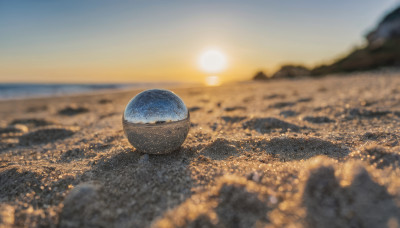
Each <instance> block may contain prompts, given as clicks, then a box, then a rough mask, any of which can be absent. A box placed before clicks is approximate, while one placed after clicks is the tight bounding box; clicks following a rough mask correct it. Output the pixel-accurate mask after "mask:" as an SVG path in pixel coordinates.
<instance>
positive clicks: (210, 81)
mask: <svg viewBox="0 0 400 228" xmlns="http://www.w3.org/2000/svg"><path fill="white" fill-rule="evenodd" d="M206 84H207V85H208V86H217V85H220V84H221V82H220V81H219V77H218V76H208V77H207V78H206Z"/></svg>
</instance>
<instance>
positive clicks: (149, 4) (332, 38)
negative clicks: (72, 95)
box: [0, 0, 400, 83]
mask: <svg viewBox="0 0 400 228" xmlns="http://www.w3.org/2000/svg"><path fill="white" fill-rule="evenodd" d="M399 4H400V1H399V0H379V1H378V0H336V1H334V0H326V1H320V0H297V1H278V0H275V1H272V0H264V1H258V0H251V1H244V0H243V1H239V0H219V1H218V0H202V1H183V0H182V1H175V0H169V1H165V0H158V1H151V0H146V1H145V0H140V1H123V0H117V1H103V0H64V1H62V0H57V1H54V0H35V1H32V0H15V1H9V0H0V83H7V82H34V83H53V82H54V83H60V82H61V83H63V82H65V83H109V82H156V81H182V82H202V81H204V80H205V79H206V78H207V77H208V76H211V75H210V73H208V72H205V71H204V70H202V69H201V68H199V66H198V65H199V64H198V59H199V56H201V54H202V53H203V52H205V51H207V50H210V49H212V50H219V51H220V52H222V53H223V54H224V55H225V56H226V62H227V65H226V67H225V69H224V70H223V71H221V72H218V73H217V76H218V77H220V79H221V80H222V81H225V82H226V81H235V80H246V79H249V78H251V77H252V76H253V75H254V73H255V72H257V71H258V70H263V71H265V72H267V73H269V74H271V73H273V72H274V71H275V70H277V69H278V68H279V66H280V65H282V64H287V63H293V64H304V65H306V66H308V67H312V66H316V65H318V64H321V63H325V62H329V61H332V60H333V59H335V58H338V57H340V56H342V55H344V54H346V53H347V52H348V51H349V50H351V49H352V48H353V47H354V46H358V45H362V44H363V42H364V39H363V36H364V35H365V34H366V33H367V32H368V31H369V30H371V29H373V28H374V26H375V25H376V24H377V22H378V21H379V20H380V19H381V18H382V17H383V16H384V15H385V13H386V12H387V11H388V10H390V9H392V8H393V7H395V6H397V5H399Z"/></svg>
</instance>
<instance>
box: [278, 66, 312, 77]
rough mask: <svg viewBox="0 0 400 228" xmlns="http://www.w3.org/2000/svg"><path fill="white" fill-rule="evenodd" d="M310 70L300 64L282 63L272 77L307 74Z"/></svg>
mask: <svg viewBox="0 0 400 228" xmlns="http://www.w3.org/2000/svg"><path fill="white" fill-rule="evenodd" d="M308 75H310V70H309V69H307V68H306V67H304V66H301V65H283V66H282V67H281V69H279V70H278V71H277V72H275V74H273V75H272V77H273V78H295V77H298V76H308Z"/></svg>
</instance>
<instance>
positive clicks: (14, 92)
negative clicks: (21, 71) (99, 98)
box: [0, 82, 179, 100]
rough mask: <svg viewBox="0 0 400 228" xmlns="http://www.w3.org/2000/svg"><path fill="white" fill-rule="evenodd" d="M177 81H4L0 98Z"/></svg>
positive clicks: (49, 94) (151, 86)
mask: <svg viewBox="0 0 400 228" xmlns="http://www.w3.org/2000/svg"><path fill="white" fill-rule="evenodd" d="M178 84H179V83H175V82H164V83H124V84H29V83H5V84H0V100H7V99H23V98H37V97H47V96H62V95H70V94H84V93H90V92H94V91H102V90H103V91H104V90H118V89H129V88H132V89H139V88H143V89H145V88H165V87H168V86H175V85H178Z"/></svg>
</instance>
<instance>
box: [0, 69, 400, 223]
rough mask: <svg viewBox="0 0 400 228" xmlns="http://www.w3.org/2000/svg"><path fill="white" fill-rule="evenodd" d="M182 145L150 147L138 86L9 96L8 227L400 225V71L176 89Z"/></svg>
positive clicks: (0, 189)
mask: <svg viewBox="0 0 400 228" xmlns="http://www.w3.org/2000/svg"><path fill="white" fill-rule="evenodd" d="M171 89H172V90H173V91H174V92H175V93H176V94H178V95H179V96H180V97H181V98H182V99H183V100H184V102H185V103H186V105H187V106H188V108H189V109H190V111H191V122H192V124H191V129H190V132H189V135H188V137H187V139H186V141H185V142H184V144H183V145H182V147H181V149H180V150H179V151H175V152H173V153H171V154H167V155H145V154H141V153H139V152H137V151H135V149H134V148H133V147H132V146H131V145H130V144H129V143H128V141H127V139H126V138H125V136H124V134H123V130H122V124H121V117H122V112H123V110H124V108H125V105H126V104H127V102H128V101H129V100H130V99H131V98H132V97H133V96H134V95H135V94H137V93H138V92H140V90H135V91H121V92H113V93H102V94H99V93H98V94H88V95H80V96H65V97H52V98H41V99H25V100H14V101H1V102H0V203H1V204H0V227H398V226H399V225H400V178H399V177H400V145H399V140H400V129H399V127H400V72H399V71H380V72H371V73H357V74H352V75H333V76H328V77H324V78H320V79H311V78H302V79H296V80H289V79H282V80H275V81H268V82H242V83H235V84H229V85H224V86H220V87H197V88H178V89H173V88H171Z"/></svg>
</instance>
